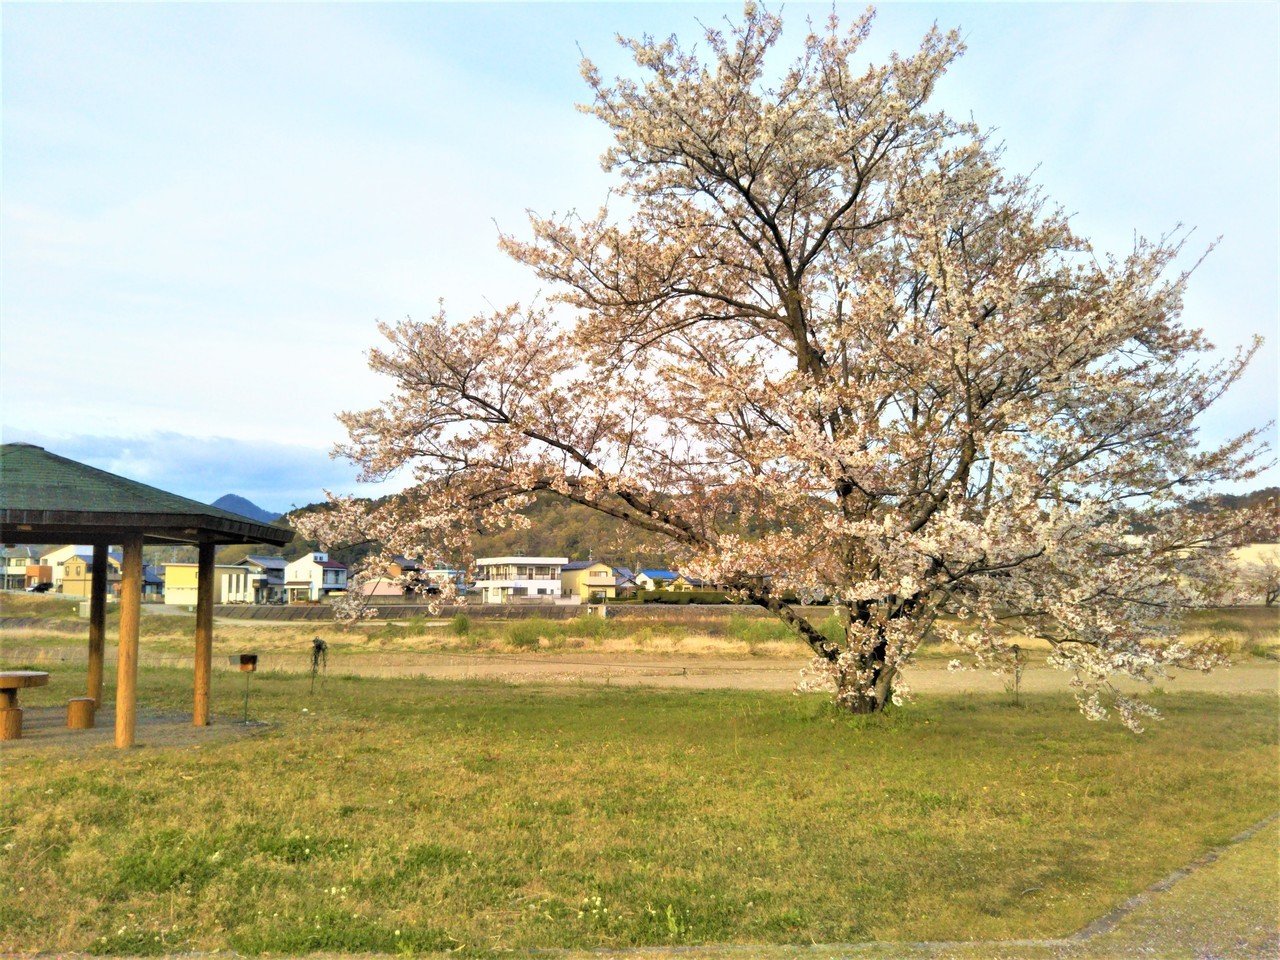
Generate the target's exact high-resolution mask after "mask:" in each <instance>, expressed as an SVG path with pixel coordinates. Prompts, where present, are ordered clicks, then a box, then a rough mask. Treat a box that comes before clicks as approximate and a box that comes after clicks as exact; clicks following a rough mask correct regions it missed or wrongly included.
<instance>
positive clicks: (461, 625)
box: [449, 613, 471, 637]
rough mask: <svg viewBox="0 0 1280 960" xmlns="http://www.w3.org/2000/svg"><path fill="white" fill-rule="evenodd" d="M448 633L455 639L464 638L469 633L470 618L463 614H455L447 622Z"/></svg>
mask: <svg viewBox="0 0 1280 960" xmlns="http://www.w3.org/2000/svg"><path fill="white" fill-rule="evenodd" d="M449 632H450V633H451V634H453V636H455V637H465V636H467V635H469V634H470V633H471V618H470V617H468V616H467V615H466V614H465V613H455V614H454V615H453V619H452V620H450V621H449Z"/></svg>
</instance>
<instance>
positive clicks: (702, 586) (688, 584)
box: [667, 573, 715, 593]
mask: <svg viewBox="0 0 1280 960" xmlns="http://www.w3.org/2000/svg"><path fill="white" fill-rule="evenodd" d="M667 589H668V590H671V591H672V592H674V593H693V592H694V591H697V590H714V589H715V586H714V585H712V584H710V583H708V582H707V581H706V580H703V579H702V578H701V577H691V576H689V575H688V574H687V573H682V574H679V575H678V576H677V577H676V578H675V579H674V580H672V581H671V583H670V584H668V586H667Z"/></svg>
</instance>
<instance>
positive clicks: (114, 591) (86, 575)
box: [62, 549, 124, 598]
mask: <svg viewBox="0 0 1280 960" xmlns="http://www.w3.org/2000/svg"><path fill="white" fill-rule="evenodd" d="M123 561H124V554H122V553H119V552H118V551H115V550H112V551H111V552H109V553H108V554H107V596H112V597H115V596H119V595H120V577H121V574H120V565H121V563H123ZM62 593H63V595H64V596H68V597H85V598H88V597H91V596H93V550H92V549H90V550H89V552H88V553H77V554H75V555H74V556H72V557H69V558H68V559H67V560H66V561H64V562H63V564H62Z"/></svg>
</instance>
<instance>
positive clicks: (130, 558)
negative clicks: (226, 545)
mask: <svg viewBox="0 0 1280 960" xmlns="http://www.w3.org/2000/svg"><path fill="white" fill-rule="evenodd" d="M141 616H142V534H140V533H131V534H129V535H128V536H127V537H125V540H124V569H123V570H122V571H121V578H120V644H119V648H118V649H119V652H118V654H117V660H116V746H117V747H132V746H133V739H134V728H135V725H136V722H137V713H138V623H139V620H140V618H141Z"/></svg>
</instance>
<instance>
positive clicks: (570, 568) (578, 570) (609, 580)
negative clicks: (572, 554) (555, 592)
mask: <svg viewBox="0 0 1280 960" xmlns="http://www.w3.org/2000/svg"><path fill="white" fill-rule="evenodd" d="M560 593H561V595H562V596H565V597H577V598H578V602H579V603H597V602H599V601H600V600H613V599H615V598H616V597H617V596H618V578H617V574H615V573H614V570H613V567H611V566H609V564H607V563H601V562H600V561H598V560H595V561H592V560H574V561H572V562H570V563H566V564H565V565H564V567H563V568H561V571H560Z"/></svg>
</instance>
